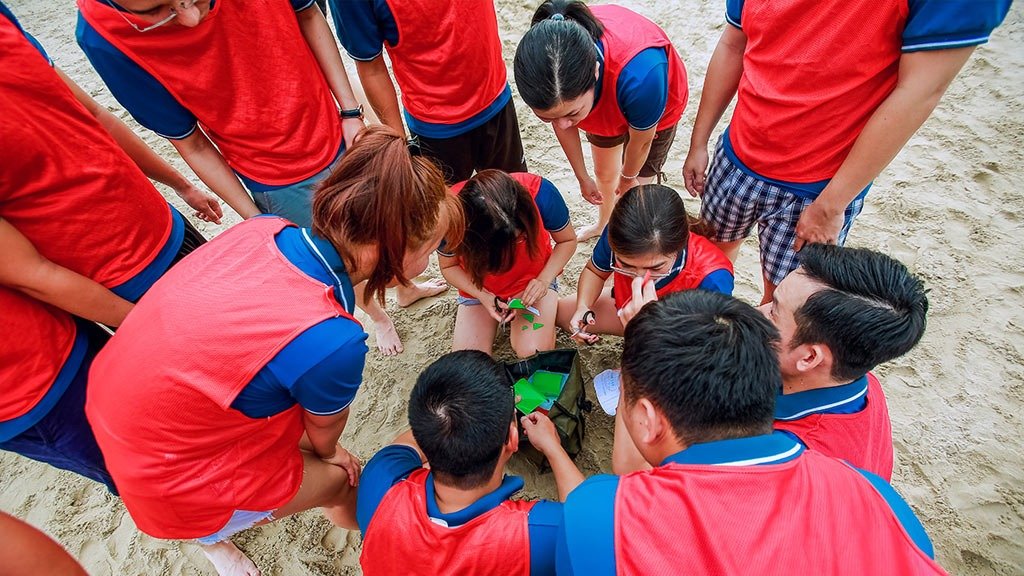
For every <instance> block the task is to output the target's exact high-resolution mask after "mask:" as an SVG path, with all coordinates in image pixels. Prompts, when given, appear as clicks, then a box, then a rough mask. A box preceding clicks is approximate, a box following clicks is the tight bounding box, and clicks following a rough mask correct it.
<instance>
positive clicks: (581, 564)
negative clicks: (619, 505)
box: [555, 474, 619, 576]
mask: <svg viewBox="0 0 1024 576" xmlns="http://www.w3.org/2000/svg"><path fill="white" fill-rule="evenodd" d="M618 488H619V478H618V476H611V475H607V474H602V475H599V476H592V477H590V478H587V479H586V480H584V481H583V483H582V484H580V485H579V486H577V487H576V489H575V490H573V491H572V492H571V493H570V494H569V497H568V498H567V499H566V501H565V505H564V509H563V519H562V529H561V530H559V531H558V542H557V544H556V553H555V556H556V560H555V561H556V564H557V569H558V574H560V575H561V574H574V575H575V574H578V575H580V576H601V575H607V576H613V575H614V574H615V573H616V571H615V492H616V491H617V490H618Z"/></svg>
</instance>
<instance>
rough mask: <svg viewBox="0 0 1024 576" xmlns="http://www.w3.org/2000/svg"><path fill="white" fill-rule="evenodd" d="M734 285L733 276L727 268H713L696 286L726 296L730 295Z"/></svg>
mask: <svg viewBox="0 0 1024 576" xmlns="http://www.w3.org/2000/svg"><path fill="white" fill-rule="evenodd" d="M734 287H735V278H734V277H733V275H732V274H731V273H730V272H729V271H728V270H715V271H714V272H712V273H711V274H708V275H707V276H705V277H704V279H703V280H701V281H700V285H699V286H697V288H700V289H701V290H708V291H709V292H718V293H719V294H725V295H726V296H732V291H733V288H734Z"/></svg>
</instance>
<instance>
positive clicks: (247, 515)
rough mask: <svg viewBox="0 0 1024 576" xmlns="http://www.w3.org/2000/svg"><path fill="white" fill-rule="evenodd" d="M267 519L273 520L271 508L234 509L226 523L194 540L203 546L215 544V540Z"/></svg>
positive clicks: (224, 538) (226, 538) (217, 540)
mask: <svg viewBox="0 0 1024 576" xmlns="http://www.w3.org/2000/svg"><path fill="white" fill-rule="evenodd" d="M267 519H269V520H270V521H271V522H273V521H274V520H275V518H274V511H273V510H269V511H266V512H254V511H250V510H235V512H234V514H232V515H231V518H229V519H228V523H227V524H225V525H224V527H223V528H221V529H220V530H217V531H216V532H214V533H213V534H210V535H209V536H203V537H202V538H196V542H199V543H200V544H201V545H203V546H209V545H211V544H216V543H217V542H223V541H225V540H230V539H231V537H232V536H234V535H235V534H238V533H239V532H241V531H242V530H248V529H249V528H252V527H253V526H255V525H257V524H259V523H260V522H263V521H264V520H267Z"/></svg>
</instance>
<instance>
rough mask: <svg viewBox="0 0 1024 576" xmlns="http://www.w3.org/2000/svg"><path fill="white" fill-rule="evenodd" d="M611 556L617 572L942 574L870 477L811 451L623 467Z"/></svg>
mask: <svg viewBox="0 0 1024 576" xmlns="http://www.w3.org/2000/svg"><path fill="white" fill-rule="evenodd" d="M615 557H616V563H617V567H618V573H619V574H677V573H679V572H680V570H682V569H683V568H684V567H685V570H684V571H685V572H686V573H687V574H707V575H718V574H821V575H836V576H839V575H844V574H900V575H911V574H945V572H944V571H943V570H942V568H941V567H940V566H939V565H938V564H936V563H935V561H933V560H932V559H930V558H928V557H927V555H925V553H924V552H922V551H921V550H920V549H919V548H918V547H917V546H916V545H915V544H914V542H913V540H912V539H911V538H910V536H909V535H908V534H907V532H906V531H905V530H904V529H903V526H902V525H901V524H900V523H899V520H897V518H896V516H895V514H894V513H893V511H892V509H891V508H890V507H889V504H888V503H887V502H886V501H885V499H884V497H882V495H880V494H879V493H878V492H877V491H876V490H875V488H874V487H873V486H871V484H870V482H868V481H867V480H866V479H865V478H864V477H863V476H862V475H861V474H860V473H859V472H857V471H856V470H853V469H851V468H850V467H849V466H847V465H846V464H844V463H842V462H839V461H838V460H834V459H831V458H829V457H827V456H824V455H822V454H817V453H815V452H804V453H803V454H802V455H801V456H799V457H797V458H795V459H794V460H791V461H789V462H785V463H782V464H769V465H761V466H706V465H681V464H675V463H671V464H668V465H665V466H661V467H658V468H655V469H654V470H653V471H649V472H640V473H634V474H630V475H627V476H623V477H622V478H621V479H620V480H619V488H618V492H617V495H616V500H615Z"/></svg>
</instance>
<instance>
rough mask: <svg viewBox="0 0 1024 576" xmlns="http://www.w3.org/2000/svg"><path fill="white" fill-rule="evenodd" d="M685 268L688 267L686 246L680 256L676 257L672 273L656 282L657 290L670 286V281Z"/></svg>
mask: <svg viewBox="0 0 1024 576" xmlns="http://www.w3.org/2000/svg"><path fill="white" fill-rule="evenodd" d="M683 268H686V248H683V250H682V252H680V253H679V256H678V257H676V261H675V263H674V264H672V273H671V274H669V275H668V276H665V277H664V278H662V279H661V280H658V281H657V282H656V283H655V284H654V288H655V290H661V289H662V288H664V287H665V286H668V285H669V283H670V282H672V281H673V280H675V279H676V276H679V273H680V272H682V271H683Z"/></svg>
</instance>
